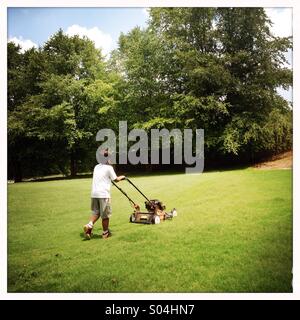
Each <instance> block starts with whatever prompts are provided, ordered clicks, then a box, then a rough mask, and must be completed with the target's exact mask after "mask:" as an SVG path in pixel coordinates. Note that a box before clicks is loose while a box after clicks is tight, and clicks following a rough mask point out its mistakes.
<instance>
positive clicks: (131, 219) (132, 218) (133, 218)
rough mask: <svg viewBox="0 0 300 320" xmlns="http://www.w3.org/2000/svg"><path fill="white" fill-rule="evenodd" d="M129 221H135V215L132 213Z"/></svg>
mask: <svg viewBox="0 0 300 320" xmlns="http://www.w3.org/2000/svg"><path fill="white" fill-rule="evenodd" d="M129 221H130V222H134V221H135V215H134V213H133V214H132V215H131V216H130V218H129Z"/></svg>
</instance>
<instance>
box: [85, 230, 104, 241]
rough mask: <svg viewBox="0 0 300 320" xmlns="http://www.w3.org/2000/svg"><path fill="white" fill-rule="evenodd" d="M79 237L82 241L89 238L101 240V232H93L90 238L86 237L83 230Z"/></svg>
mask: <svg viewBox="0 0 300 320" xmlns="http://www.w3.org/2000/svg"><path fill="white" fill-rule="evenodd" d="M80 238H81V239H82V241H91V240H100V239H101V240H102V234H96V233H93V235H92V237H91V239H86V237H85V235H84V233H83V232H81V233H80Z"/></svg>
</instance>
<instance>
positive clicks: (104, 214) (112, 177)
mask: <svg viewBox="0 0 300 320" xmlns="http://www.w3.org/2000/svg"><path fill="white" fill-rule="evenodd" d="M104 157H106V161H104V162H103V163H100V164H98V165H96V166H95V168H94V172H93V183H92V193H91V198H92V199H91V200H92V201H91V209H92V211H93V214H92V216H91V218H90V222H89V223H88V224H86V225H85V226H84V228H83V230H84V234H85V237H86V239H90V238H91V235H92V230H93V227H94V224H95V222H96V221H97V220H98V219H99V217H101V219H102V229H103V233H102V238H104V239H106V238H108V237H110V236H111V233H110V231H109V229H108V226H109V218H110V217H111V214H112V211H111V203H110V187H111V181H115V182H119V181H121V180H124V179H125V176H119V177H117V175H116V173H115V171H114V169H113V167H112V166H111V165H110V164H109V160H108V157H109V155H108V151H107V150H105V152H104Z"/></svg>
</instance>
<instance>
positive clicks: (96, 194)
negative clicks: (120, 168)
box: [91, 163, 117, 198]
mask: <svg viewBox="0 0 300 320" xmlns="http://www.w3.org/2000/svg"><path fill="white" fill-rule="evenodd" d="M116 178H117V175H116V173H115V170H114V168H113V167H112V166H110V165H108V164H101V163H100V164H97V165H96V166H95V168H94V173H93V184H92V193H91V197H92V198H110V187H111V180H115V179H116Z"/></svg>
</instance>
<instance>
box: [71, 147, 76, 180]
mask: <svg viewBox="0 0 300 320" xmlns="http://www.w3.org/2000/svg"><path fill="white" fill-rule="evenodd" d="M70 171H71V177H76V174H77V161H76V159H75V156H74V153H72V154H71V161H70Z"/></svg>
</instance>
